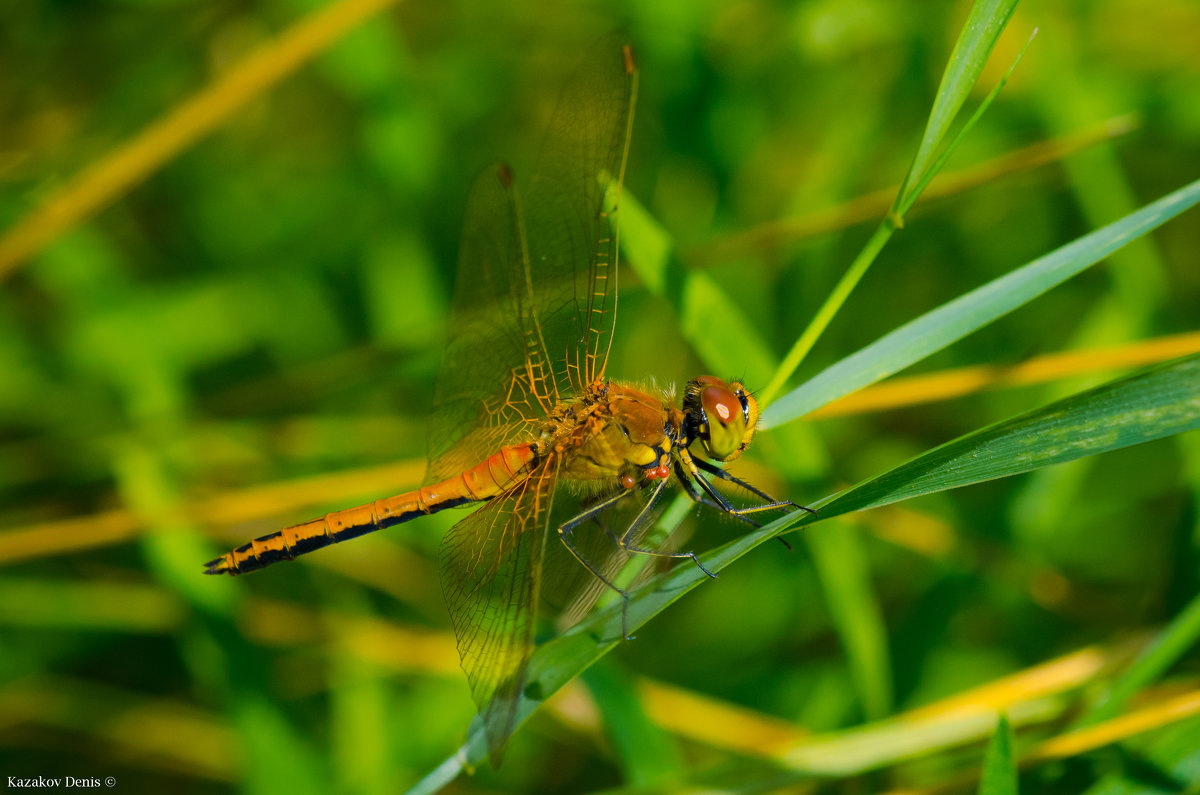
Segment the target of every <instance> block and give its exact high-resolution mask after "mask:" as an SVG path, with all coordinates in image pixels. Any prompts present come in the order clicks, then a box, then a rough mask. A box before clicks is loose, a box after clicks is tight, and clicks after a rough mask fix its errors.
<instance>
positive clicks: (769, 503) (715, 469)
mask: <svg viewBox="0 0 1200 795" xmlns="http://www.w3.org/2000/svg"><path fill="white" fill-rule="evenodd" d="M692 463H694V464H695V465H696V467H697V468H698V469H703V470H704V471H705V472H707V473H708V474H710V475H712V476H713V477H718V478H720V479H721V480H724V481H727V482H729V483H733V484H734V485H736V486H741V487H742V488H743V489H745V490H746V491H748V492H750V493H751V494H754V495H756V496H759V497H761V498H763V499H764V500H766V502H765V503H764V504H762V505H754V506H751V507H749V508H738V509H734V510H735V511H740V512H742V513H755V512H758V511H770V510H774V509H775V508H787V507H789V506H791V507H792V508H797V509H799V510H801V511H807V512H808V513H811V514H814V515H815V514H816V513H817V511H816V509H815V508H809V507H807V506H804V505H798V504H797V503H795V502H792V501H791V500H777V499H775V498H774V497H772V496H771V495H769V494H767V493H766V492H765V491H761V490H759V489H756V488H755V487H754V486H751V485H750V484H749V483H747V482H746V481H744V480H742V479H741V478H735V477H734V476H733V475H731V474H729V473H728V472H726V471H725V470H724V469H721V468H720V467H719V466H716V465H714V464H710V463H709V462H707V461H705V460H703V459H696V458H693V459H692ZM725 504H726V505H728V504H729V502H728V500H726V501H725ZM730 507H731V508H732V506H730Z"/></svg>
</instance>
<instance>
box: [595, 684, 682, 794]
mask: <svg viewBox="0 0 1200 795" xmlns="http://www.w3.org/2000/svg"><path fill="white" fill-rule="evenodd" d="M583 681H584V683H585V684H586V685H587V686H588V689H589V690H591V692H592V697H593V699H594V700H595V702H596V707H597V708H598V709H599V710H600V714H601V716H602V717H603V718H604V725H605V726H606V727H607V729H608V737H609V740H610V741H611V742H612V746H613V752H614V754H615V756H616V759H617V763H618V764H619V765H620V767H621V772H622V778H623V779H624V781H625V782H626V783H627V784H629V785H632V786H635V787H638V786H644V787H648V786H651V785H655V784H657V785H660V786H661V785H662V784H663V783H664V782H667V781H671V780H673V779H674V778H675V777H677V776H678V775H679V774H680V773H681V772H682V769H683V765H682V764H681V760H680V759H679V754H678V753H677V752H676V750H675V746H674V743H673V741H672V738H671V736H670V735H668V734H667V733H666V732H665V731H664V730H662V729H660V728H659V727H658V726H656V725H655V724H654V722H653V721H652V720H651V719H650V717H649V716H648V715H646V711H645V710H644V709H643V708H642V703H641V700H640V699H639V698H638V691H637V687H636V686H635V682H634V681H633V677H631V676H630V675H629V674H627V673H626V672H625V671H623V670H621V669H620V668H618V667H617V666H615V665H611V664H606V663H601V664H600V665H594V666H592V667H591V668H589V669H588V670H587V672H586V673H584V675H583Z"/></svg>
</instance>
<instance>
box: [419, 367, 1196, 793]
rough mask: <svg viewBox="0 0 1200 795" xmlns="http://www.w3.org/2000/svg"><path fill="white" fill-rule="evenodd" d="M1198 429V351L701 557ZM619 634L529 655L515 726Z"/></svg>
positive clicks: (648, 591) (641, 605)
mask: <svg viewBox="0 0 1200 795" xmlns="http://www.w3.org/2000/svg"><path fill="white" fill-rule="evenodd" d="M1195 428H1200V354H1194V355H1192V356H1187V357H1184V358H1182V359H1177V360H1175V361H1173V362H1167V363H1166V364H1162V365H1158V366H1156V367H1152V368H1150V369H1147V370H1144V371H1142V372H1140V373H1137V374H1135V375H1132V376H1129V377H1127V378H1123V379H1120V380H1118V381H1114V382H1112V383H1109V384H1106V385H1104V386H1101V387H1098V388H1096V389H1092V390H1089V391H1087V392H1083V393H1081V394H1078V395H1074V396H1072V397H1070V398H1067V399H1065V400H1061V401H1058V402H1056V403H1052V404H1050V405H1049V406H1046V407H1044V408H1040V409H1036V410H1034V411H1031V412H1028V413H1026V414H1022V415H1019V416H1017V417H1014V418H1012V419H1009V420H1005V421H1003V422H999V423H996V424H995V425H992V426H989V427H987V428H984V429H982V430H979V431H976V432H975V433H972V434H968V435H966V436H963V437H961V438H959V439H956V440H954V441H952V442H949V443H947V444H944V445H942V446H941V447H937V448H935V449H933V450H930V451H929V452H927V453H925V454H923V455H920V456H917V457H916V458H914V459H912V460H910V461H908V462H906V463H904V464H901V465H900V466H898V467H896V468H895V469H892V470H891V471H889V472H886V473H884V474H883V475H880V476H879V477H876V478H873V479H871V480H867V481H864V482H863V483H860V484H858V485H856V486H851V487H850V488H848V489H846V490H845V491H842V492H841V493H839V494H837V495H834V496H832V497H829V498H826V499H824V500H821V501H820V502H818V503H815V504H814V507H818V508H820V511H821V512H820V514H819V515H818V516H812V515H809V514H800V515H799V516H797V514H789V515H787V516H784V517H782V518H780V519H779V520H777V521H774V522H771V523H770V524H768V525H766V526H765V527H762V528H760V529H758V530H755V531H754V532H752V533H749V534H747V535H745V536H742V537H741V538H738V539H735V540H734V541H731V542H729V543H728V544H725V545H724V546H721V547H718V548H717V549H715V550H713V551H712V552H710V553H708V554H706V555H705V556H704V565H705V566H706V567H708V568H709V569H710V570H712V571H720V570H722V569H724V568H725V567H726V566H728V565H730V564H731V563H733V562H734V561H736V560H737V559H738V558H740V557H742V556H743V555H745V554H746V553H748V552H750V551H751V550H752V549H754V548H755V547H757V546H758V545H759V544H762V543H763V542H765V541H768V540H770V539H772V538H774V537H775V536H776V535H778V534H780V533H782V532H785V531H787V530H791V529H796V528H798V527H800V526H802V525H806V524H811V523H812V522H815V521H819V520H821V519H828V518H831V517H833V516H838V515H840V514H843V513H848V512H850V511H857V510H864V509H866V508H873V507H876V506H879V505H886V504H888V503H892V502H896V501H898V500H903V499H907V498H909V497H916V496H918V495H922V494H930V493H933V492H937V491H943V490H946V489H952V488H957V487H960V486H967V485H970V484H973V483H980V482H983V481H986V480H993V479H995V478H1001V477H1006V476H1008V475H1016V474H1020V473H1022V472H1029V471H1031V470H1034V469H1038V468H1040V467H1044V466H1049V465H1051V464H1058V463H1062V462H1065V461H1071V460H1074V459H1076V458H1081V457H1083V456H1087V455H1094V454H1096V453H1102V452H1107V451H1109V450H1116V449H1119V448H1121V447H1127V446H1129V445H1134V444H1139V443H1141V442H1147V441H1151V440H1153V439H1159V438H1162V437H1165V436H1170V435H1173V434H1177V433H1183V432H1185V431H1189V430H1193V429H1195ZM707 580H708V577H707V576H706V575H705V574H704V573H703V572H701V571H699V570H698V569H697V568H696V567H694V566H680V567H677V568H675V569H672V570H671V571H669V572H666V573H665V574H663V575H660V576H658V577H655V578H653V579H651V580H650V581H649V582H647V583H646V585H645V586H644V587H642V588H640V589H638V590H637V591H636V592H635V593H634V594H633V595H632V599H631V601H630V604H629V612H628V620H629V628H630V629H631V630H636V629H637V628H639V627H641V626H642V625H643V624H645V623H647V622H648V621H649V620H650V619H651V618H653V617H654V616H656V615H657V614H658V613H660V612H662V611H663V610H665V609H666V608H667V607H668V606H669V605H671V604H672V603H673V602H675V601H676V600H678V599H679V598H680V597H682V596H683V595H684V594H686V593H687V592H688V591H690V590H692V589H693V588H695V587H697V586H698V585H700V584H701V583H702V582H706V581H707ZM620 637H621V610H620V607H619V606H616V607H613V608H609V609H606V610H601V611H598V612H596V613H594V614H593V615H591V616H590V617H589V618H588V619H587V620H585V621H584V622H582V623H581V624H579V625H578V626H576V627H575V628H574V629H573V630H571V631H570V632H568V633H567V634H565V635H562V636H561V637H558V638H555V639H554V640H552V641H550V642H548V643H546V644H545V645H543V646H541V647H540V648H538V649H537V651H536V652H535V653H534V655H533V658H532V660H530V664H529V673H528V678H527V680H526V681H527V683H528V684H527V686H526V688H525V691H524V692H523V693H522V695H521V700H520V703H519V704H518V706H517V723H518V725H519V724H520V723H521V722H523V721H524V720H525V718H527V717H528V716H529V714H530V713H532V712H533V710H534V709H536V708H537V707H538V705H539V704H540V703H541V702H542V701H544V700H545V699H546V698H547V697H549V696H550V695H551V694H552V693H554V692H555V691H556V690H558V689H559V688H560V687H562V686H563V685H564V684H566V683H567V682H568V681H570V680H571V679H573V678H574V677H575V676H578V675H579V674H580V673H581V672H582V671H583V670H584V669H586V668H587V667H588V666H589V665H591V664H592V663H593V662H595V661H596V660H597V659H599V658H600V657H602V656H603V655H605V654H607V653H608V651H609V650H610V649H612V648H614V647H615V646H616V645H617V644H618V643H619V642H620V640H619V639H620ZM485 754H486V743H485V742H484V740H483V732H482V727H481V726H480V725H479V723H478V722H476V723H473V724H472V727H471V730H470V734H469V737H468V740H467V743H466V744H465V745H464V746H463V747H462V748H461V749H460V750H459V752H458V753H457V754H456V755H455V756H454V757H452V758H451V759H448V760H447V761H446V762H445V763H443V764H442V765H441V766H439V767H438V768H437V769H436V770H435V771H434V772H433V773H431V774H430V775H429V776H428V777H426V778H425V779H424V780H423V781H422V782H420V783H419V784H418V785H417V786H416V788H414V789H413V790H412V792H420V793H424V792H434V791H436V790H437V789H438V788H439V787H441V786H443V785H444V784H446V783H447V782H449V781H451V780H452V779H453V778H454V777H455V776H456V775H457V774H458V773H459V772H460V771H461V770H462V769H464V768H465V767H469V766H472V765H475V764H478V763H479V762H480V761H481V760H482V759H483V758H484V755H485Z"/></svg>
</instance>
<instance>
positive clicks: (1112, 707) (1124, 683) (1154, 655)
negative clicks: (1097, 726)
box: [1076, 595, 1200, 727]
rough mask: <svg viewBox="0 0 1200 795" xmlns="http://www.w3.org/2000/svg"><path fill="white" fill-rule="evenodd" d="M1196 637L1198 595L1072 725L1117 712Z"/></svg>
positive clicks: (1097, 720)
mask: <svg viewBox="0 0 1200 795" xmlns="http://www.w3.org/2000/svg"><path fill="white" fill-rule="evenodd" d="M1198 639H1200V595H1198V596H1196V598H1194V599H1193V600H1192V601H1191V602H1190V603H1189V604H1188V606H1187V607H1185V608H1184V609H1183V610H1182V611H1180V613H1179V615H1177V616H1176V617H1175V620H1173V621H1172V622H1171V623H1170V624H1169V625H1167V627H1166V628H1165V629H1163V630H1162V631H1161V632H1160V633H1159V634H1158V636H1157V637H1156V638H1155V639H1154V641H1153V642H1152V643H1151V644H1150V645H1149V646H1147V647H1146V648H1145V649H1144V650H1143V651H1142V653H1141V654H1139V655H1138V657H1137V659H1136V660H1134V662H1133V664H1132V665H1130V666H1129V669H1128V670H1127V671H1125V672H1124V673H1123V674H1121V676H1120V678H1119V679H1117V681H1116V682H1115V683H1114V684H1113V685H1112V687H1111V688H1110V689H1109V690H1108V692H1107V693H1105V694H1104V695H1103V696H1101V698H1100V699H1099V700H1098V701H1097V702H1096V704H1095V705H1094V706H1093V707H1092V709H1091V710H1089V711H1088V712H1087V713H1086V714H1085V715H1084V716H1083V717H1082V718H1081V719H1080V720H1079V721H1077V722H1076V727H1079V726H1090V725H1092V724H1093V723H1100V722H1101V721H1106V720H1108V719H1110V718H1115V717H1116V716H1117V715H1119V714H1121V712H1123V711H1124V709H1125V707H1127V706H1128V704H1129V700H1130V699H1131V698H1132V697H1133V696H1134V695H1135V694H1136V693H1137V692H1138V691H1139V690H1141V689H1142V688H1144V687H1146V686H1147V685H1150V684H1152V683H1154V682H1155V681H1157V680H1158V679H1159V678H1160V677H1161V676H1162V675H1163V674H1164V673H1166V671H1167V670H1168V669H1169V668H1170V667H1171V666H1173V665H1174V664H1175V663H1176V662H1178V660H1179V658H1180V657H1182V656H1183V655H1184V654H1186V653H1187V652H1188V651H1190V650H1191V649H1192V648H1194V647H1195V646H1196V641H1197V640H1198Z"/></svg>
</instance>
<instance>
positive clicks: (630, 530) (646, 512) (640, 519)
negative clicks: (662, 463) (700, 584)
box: [617, 480, 717, 580]
mask: <svg viewBox="0 0 1200 795" xmlns="http://www.w3.org/2000/svg"><path fill="white" fill-rule="evenodd" d="M666 485H667V481H666V480H661V481H659V484H658V486H656V487H655V489H654V493H653V494H651V495H650V499H648V500H646V504H645V505H643V506H642V510H640V511H638V515H637V516H635V517H634V519H633V521H632V522H630V523H629V527H627V528H626V529H625V533H624V534H623V535H622V536H621V538H620V540H619V541H617V544H618V546H620V547H621V549H623V550H625V551H626V552H633V553H636V554H638V555H650V556H651V557H655V558H672V559H675V560H682V559H683V558H690V559H691V561H692V563H695V564H696V566H698V567H699V569H700V571H702V572H704V573H705V574H707V575H708V576H709V577H711V578H713V579H714V580H715V579H716V578H717V575H716V574H715V573H714V572H711V571H709V570H708V568H707V567H706V566H705V565H704V564H703V563H701V562H700V558H698V557H696V553H695V552H663V551H661V550H656V549H643V548H641V547H635V546H633V545H632V544H631V543H630V540H631V539H632V538H633V536H634V534H635V533H636V532H637V531H638V530H639V529H640V528H641V526H642V524H644V523H645V522H646V521H647V520H648V519H649V518H650V511H651V509H652V508H653V507H654V503H656V502H658V498H659V496H660V495H661V494H662V493H663V489H664V488H666Z"/></svg>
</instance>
